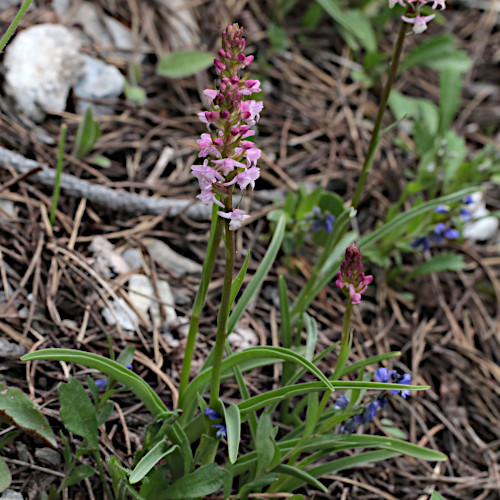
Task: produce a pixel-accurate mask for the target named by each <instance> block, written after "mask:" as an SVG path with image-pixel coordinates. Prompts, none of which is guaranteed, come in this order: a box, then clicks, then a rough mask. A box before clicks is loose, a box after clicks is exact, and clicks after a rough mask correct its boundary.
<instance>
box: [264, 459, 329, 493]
mask: <svg viewBox="0 0 500 500" xmlns="http://www.w3.org/2000/svg"><path fill="white" fill-rule="evenodd" d="M273 472H279V473H281V474H286V475H288V476H292V477H295V478H298V479H300V480H302V481H304V482H305V483H307V484H310V485H311V486H312V487H313V488H317V489H318V490H320V491H323V492H324V493H328V490H327V488H326V487H325V485H324V484H323V483H321V482H320V481H318V480H317V479H316V478H315V477H314V476H311V474H308V473H307V472H306V471H305V470H302V469H298V468H297V467H292V466H291V465H285V464H282V465H278V466H277V467H275V468H274V469H273Z"/></svg>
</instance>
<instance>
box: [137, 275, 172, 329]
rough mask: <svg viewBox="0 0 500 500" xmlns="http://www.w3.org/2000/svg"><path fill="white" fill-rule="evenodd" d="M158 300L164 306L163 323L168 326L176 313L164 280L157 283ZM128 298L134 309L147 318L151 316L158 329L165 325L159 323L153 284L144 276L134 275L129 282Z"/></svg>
mask: <svg viewBox="0 0 500 500" xmlns="http://www.w3.org/2000/svg"><path fill="white" fill-rule="evenodd" d="M157 288H158V295H159V300H160V301H161V303H162V304H163V306H164V311H165V316H166V318H165V322H166V325H169V324H170V323H172V322H173V321H175V320H176V318H177V313H176V312H175V309H174V307H173V304H174V296H173V294H172V291H171V290H170V285H169V284H168V283H167V282H166V281H164V280H158V282H157ZM129 297H130V301H131V302H132V303H133V304H134V307H136V308H137V310H138V311H139V312H140V313H141V314H143V315H144V316H146V317H148V313H150V314H151V317H152V318H153V321H154V323H155V325H156V326H157V327H158V328H161V329H162V328H163V327H164V326H165V325H164V324H163V323H162V321H161V314H160V305H159V303H158V298H157V297H156V294H155V290H154V288H153V284H152V283H151V281H150V280H149V278H148V277H147V276H145V275H144V274H134V275H133V276H131V277H130V280H129Z"/></svg>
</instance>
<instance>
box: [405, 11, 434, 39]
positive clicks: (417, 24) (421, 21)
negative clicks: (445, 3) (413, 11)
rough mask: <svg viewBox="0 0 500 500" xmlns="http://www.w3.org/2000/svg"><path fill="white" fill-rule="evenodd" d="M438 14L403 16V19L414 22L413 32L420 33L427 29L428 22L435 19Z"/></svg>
mask: <svg viewBox="0 0 500 500" xmlns="http://www.w3.org/2000/svg"><path fill="white" fill-rule="evenodd" d="M435 17H436V14H431V15H430V16H421V15H420V14H417V15H416V16H415V17H407V16H401V19H402V20H403V21H405V22H407V23H410V24H413V28H412V29H413V33H415V34H417V35H419V34H420V33H423V32H424V31H425V30H426V29H427V23H428V22H429V21H431V20H432V19H434V18H435Z"/></svg>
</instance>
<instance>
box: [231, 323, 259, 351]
mask: <svg viewBox="0 0 500 500" xmlns="http://www.w3.org/2000/svg"><path fill="white" fill-rule="evenodd" d="M227 340H228V342H229V344H230V345H231V347H232V348H233V349H234V350H235V351H236V352H239V351H244V350H245V349H248V348H249V347H255V346H256V345H259V337H258V336H257V334H256V333H255V332H254V331H253V330H252V329H251V328H249V327H248V326H236V328H235V329H234V332H231V333H230V334H229V335H228V337H227Z"/></svg>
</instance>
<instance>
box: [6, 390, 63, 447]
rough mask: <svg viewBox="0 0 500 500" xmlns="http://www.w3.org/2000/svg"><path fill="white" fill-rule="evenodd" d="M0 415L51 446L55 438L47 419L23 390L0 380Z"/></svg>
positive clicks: (55, 444) (54, 442) (54, 443)
mask: <svg viewBox="0 0 500 500" xmlns="http://www.w3.org/2000/svg"><path fill="white" fill-rule="evenodd" d="M0 417H3V418H4V419H5V420H7V422H8V423H9V424H12V425H15V426H16V427H17V428H18V429H21V430H23V431H24V432H27V433H28V434H32V435H33V436H37V437H38V438H40V439H41V440H43V441H45V442H46V443H47V444H49V445H50V446H52V447H53V448H56V447H57V443H56V438H55V436H54V433H53V432H52V429H51V428H50V426H49V423H48V422H47V419H46V418H45V417H44V416H43V415H42V414H41V413H40V411H39V410H38V409H37V408H36V406H35V405H34V404H33V403H32V402H31V400H30V399H29V398H28V396H26V394H24V392H23V391H21V390H20V389H17V388H15V387H6V386H5V385H4V384H2V383H1V382H0Z"/></svg>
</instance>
